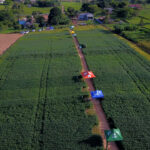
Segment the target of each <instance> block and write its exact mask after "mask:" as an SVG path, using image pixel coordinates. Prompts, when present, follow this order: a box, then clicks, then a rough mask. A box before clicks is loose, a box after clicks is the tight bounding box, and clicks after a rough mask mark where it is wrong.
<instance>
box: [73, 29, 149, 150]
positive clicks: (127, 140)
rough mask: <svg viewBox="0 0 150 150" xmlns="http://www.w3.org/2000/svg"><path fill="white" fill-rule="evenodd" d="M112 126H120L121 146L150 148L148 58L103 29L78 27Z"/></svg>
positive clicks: (131, 149)
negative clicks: (81, 28) (82, 28)
mask: <svg viewBox="0 0 150 150" xmlns="http://www.w3.org/2000/svg"><path fill="white" fill-rule="evenodd" d="M76 33H77V35H78V39H79V42H80V43H81V44H85V45H86V46H87V48H85V49H83V51H84V54H85V57H86V60H87V63H88V66H89V68H90V70H92V71H93V72H94V74H95V75H96V78H95V79H94V83H95V87H96V89H99V90H102V91H103V93H104V97H105V98H104V100H103V101H102V105H103V108H104V112H105V114H106V116H107V119H108V121H109V123H110V126H111V128H120V130H121V132H122V135H123V137H124V139H123V141H122V142H117V144H118V146H119V147H120V149H121V150H148V149H150V145H149V141H150V133H149V129H150V118H149V116H150V82H149V81H150V62H149V61H148V60H146V59H145V58H144V57H143V56H141V55H140V54H139V53H137V52H136V51H135V50H133V49H132V48H131V47H129V46H128V45H127V43H125V42H124V41H122V40H120V39H118V38H117V37H116V36H114V35H113V34H112V33H111V32H109V31H106V30H103V29H98V28H97V29H91V30H80V31H79V30H77V31H76Z"/></svg>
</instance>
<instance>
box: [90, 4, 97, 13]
mask: <svg viewBox="0 0 150 150" xmlns="http://www.w3.org/2000/svg"><path fill="white" fill-rule="evenodd" d="M99 9H100V8H99V7H98V6H97V5H89V7H88V9H87V12H90V13H96V12H97V11H99Z"/></svg>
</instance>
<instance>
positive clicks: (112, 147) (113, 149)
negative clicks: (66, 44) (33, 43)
mask: <svg viewBox="0 0 150 150" xmlns="http://www.w3.org/2000/svg"><path fill="white" fill-rule="evenodd" d="M73 41H74V43H75V46H76V49H77V51H78V54H79V57H80V60H81V64H82V71H88V70H89V69H88V65H87V63H86V60H85V57H84V55H83V52H82V49H80V48H79V41H78V39H77V37H73ZM85 82H86V84H87V85H88V89H89V91H95V88H94V84H93V80H92V79H85ZM91 101H92V103H93V105H94V109H95V111H96V114H97V116H98V119H99V124H100V132H101V136H102V140H103V145H104V148H106V139H105V135H104V130H109V129H110V127H109V124H108V122H107V119H106V116H105V114H104V111H103V108H102V105H101V103H100V101H99V100H96V99H92V98H91ZM108 150H119V148H118V147H117V145H116V143H115V142H109V144H108Z"/></svg>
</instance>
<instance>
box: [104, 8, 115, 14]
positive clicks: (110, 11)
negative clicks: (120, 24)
mask: <svg viewBox="0 0 150 150" xmlns="http://www.w3.org/2000/svg"><path fill="white" fill-rule="evenodd" d="M104 10H107V12H108V13H109V14H112V12H113V10H114V9H113V8H104Z"/></svg>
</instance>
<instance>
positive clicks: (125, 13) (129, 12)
mask: <svg viewBox="0 0 150 150" xmlns="http://www.w3.org/2000/svg"><path fill="white" fill-rule="evenodd" d="M113 13H114V15H115V16H116V17H117V18H122V19H127V18H131V17H133V16H136V10H134V9H133V8H118V9H115V10H114V12H113Z"/></svg>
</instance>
